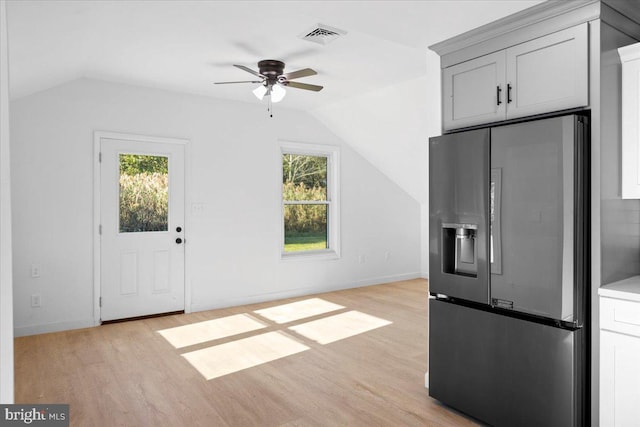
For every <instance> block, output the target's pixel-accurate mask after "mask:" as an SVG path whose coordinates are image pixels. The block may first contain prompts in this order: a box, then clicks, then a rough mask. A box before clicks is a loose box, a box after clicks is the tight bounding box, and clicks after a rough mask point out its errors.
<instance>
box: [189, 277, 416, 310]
mask: <svg viewBox="0 0 640 427" xmlns="http://www.w3.org/2000/svg"><path fill="white" fill-rule="evenodd" d="M420 278H421V274H420V273H419V272H416V273H406V274H397V275H392V276H384V277H375V278H369V279H363V280H358V281H355V282H350V283H342V284H335V285H329V286H310V287H308V288H296V289H288V290H284V291H278V292H267V293H262V294H256V295H247V296H243V297H236V298H225V299H220V300H217V301H215V302H213V303H202V304H191V312H197V311H206V310H215V309H218V308H227V307H235V306H238V305H246V304H256V303H260V302H266V301H275V300H279V299H284V298H295V297H301V296H307V295H315V294H321V293H325V292H334V291H341V290H345V289H352V288H362V287H364V286H374V285H382V284H384V283H391V282H400V281H403V280H412V279H420Z"/></svg>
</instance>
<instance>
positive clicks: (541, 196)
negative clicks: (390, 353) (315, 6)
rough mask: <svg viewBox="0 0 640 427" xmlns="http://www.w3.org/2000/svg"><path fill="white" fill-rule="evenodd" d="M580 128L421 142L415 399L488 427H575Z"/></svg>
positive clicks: (582, 327)
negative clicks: (420, 364) (424, 310)
mask: <svg viewBox="0 0 640 427" xmlns="http://www.w3.org/2000/svg"><path fill="white" fill-rule="evenodd" d="M588 131H589V125H588V117H586V116H582V115H577V114H573V115H566V116H559V117H552V118H545V119H540V120H535V121H527V122H521V123H516V124H508V125H504V126H496V127H490V128H482V129H475V130H470V131H464V132H458V133H451V134H447V135H443V136H440V137H435V138H431V139H430V140H429V216H430V217H429V239H430V243H429V292H430V302H429V394H430V395H431V396H432V397H434V398H436V399H438V400H440V401H441V402H443V403H445V404H447V405H449V406H451V407H453V408H456V409H458V410H460V411H461V412H464V413H466V414H468V415H471V416H472V417H475V418H477V419H479V420H481V421H483V422H486V423H489V424H491V425H495V426H563V427H565V426H578V425H583V424H585V423H586V422H587V418H586V417H587V414H586V409H585V408H586V405H587V397H588V395H587V393H588V388H589V384H588V377H587V367H588V364H589V358H588V351H587V348H588V347H587V344H588V342H587V341H588V333H589V331H588V324H589V322H588V316H587V313H588V304H589V302H588V294H589V292H588V289H589V287H588V283H589V277H588V266H587V263H588V257H589V231H588V226H589V170H588V168H589V161H588V153H589V138H588Z"/></svg>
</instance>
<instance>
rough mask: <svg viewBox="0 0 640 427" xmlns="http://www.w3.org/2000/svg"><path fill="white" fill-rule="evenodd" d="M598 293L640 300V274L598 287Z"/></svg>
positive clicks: (610, 296)
mask: <svg viewBox="0 0 640 427" xmlns="http://www.w3.org/2000/svg"><path fill="white" fill-rule="evenodd" d="M598 294H599V295H600V296H603V297H609V298H618V299H625V300H629V301H639V302H640V276H633V277H629V278H628V279H624V280H620V281H618V282H613V283H609V284H607V285H603V286H601V287H600V289H598Z"/></svg>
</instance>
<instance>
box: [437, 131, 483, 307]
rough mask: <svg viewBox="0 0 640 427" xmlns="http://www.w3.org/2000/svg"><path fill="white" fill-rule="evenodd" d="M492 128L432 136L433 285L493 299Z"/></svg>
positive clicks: (463, 296) (440, 290)
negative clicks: (490, 243)
mask: <svg viewBox="0 0 640 427" xmlns="http://www.w3.org/2000/svg"><path fill="white" fill-rule="evenodd" d="M488 187H489V130H488V129H479V130H474V131H468V132H460V133H454V134H450V135H443V136H440V137H436V138H431V139H430V140H429V235H430V237H429V291H430V292H432V293H438V294H443V295H447V296H450V297H455V298H461V299H465V300H469V301H476V302H480V303H485V304H488V303H489V283H488V281H489V272H488V261H487V248H488V245H487V235H488V224H489V221H488V211H489V207H488V204H487V203H488V199H489V197H488V191H489V189H488Z"/></svg>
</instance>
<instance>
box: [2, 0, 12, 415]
mask: <svg viewBox="0 0 640 427" xmlns="http://www.w3.org/2000/svg"><path fill="white" fill-rule="evenodd" d="M8 56H9V55H8V45H7V14H6V2H5V1H4V0H2V1H0V403H5V404H6V403H13V305H12V302H13V297H12V292H13V291H12V284H13V283H12V273H11V175H10V172H9V165H10V162H9V73H8Z"/></svg>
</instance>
